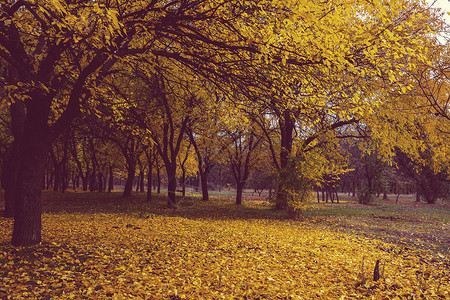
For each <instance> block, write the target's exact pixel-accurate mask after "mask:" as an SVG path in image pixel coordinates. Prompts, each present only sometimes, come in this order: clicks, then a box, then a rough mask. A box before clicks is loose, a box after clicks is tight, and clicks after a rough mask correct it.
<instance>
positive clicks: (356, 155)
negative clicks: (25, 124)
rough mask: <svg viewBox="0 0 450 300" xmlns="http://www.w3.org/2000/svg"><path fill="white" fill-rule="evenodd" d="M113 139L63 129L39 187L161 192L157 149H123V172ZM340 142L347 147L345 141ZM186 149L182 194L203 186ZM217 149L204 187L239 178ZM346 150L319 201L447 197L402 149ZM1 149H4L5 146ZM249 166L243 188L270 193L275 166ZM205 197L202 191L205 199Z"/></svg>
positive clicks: (435, 178)
mask: <svg viewBox="0 0 450 300" xmlns="http://www.w3.org/2000/svg"><path fill="white" fill-rule="evenodd" d="M97 133H98V132H97ZM77 137H78V139H77ZM116 138H117V136H116ZM117 141H118V140H117V139H114V142H113V141H111V140H110V139H108V138H107V136H106V137H103V138H101V137H99V135H97V136H96V137H94V136H93V135H92V134H90V133H89V132H87V131H85V130H81V131H79V132H73V131H72V132H70V133H68V134H67V135H64V136H63V137H62V138H61V139H60V140H58V141H57V142H56V143H55V144H54V145H53V146H52V149H51V152H50V154H49V156H48V158H47V164H46V168H45V176H44V178H43V182H42V185H43V189H47V190H50V189H51V190H53V191H61V192H65V191H66V190H67V189H73V190H82V191H91V192H93V191H99V192H103V191H107V192H111V191H112V190H113V189H114V187H115V186H117V185H119V186H120V187H121V188H122V187H124V186H126V184H130V183H131V186H132V187H133V189H135V191H136V192H144V191H147V192H148V191H151V190H153V191H156V192H157V193H160V191H161V186H164V188H166V187H167V182H168V180H167V176H166V173H165V172H164V169H163V163H162V161H161V159H159V158H158V154H157V153H156V152H154V153H153V155H156V157H152V158H151V159H149V157H150V156H149V155H148V154H145V153H144V152H145V151H146V148H147V147H146V146H142V149H141V150H138V151H136V152H135V153H133V154H128V155H135V156H136V157H135V161H136V162H137V163H136V169H135V172H132V173H130V174H128V173H127V168H126V167H125V166H126V157H125V155H124V154H123V153H121V151H120V149H121V147H120V146H119V145H117V144H115V143H117ZM125 142H126V141H125ZM214 146H216V147H217V145H211V147H210V150H211V149H212V147H214ZM341 146H342V147H343V148H345V147H348V143H345V144H342V145H341ZM185 150H186V152H185V153H183V155H181V158H182V159H178V169H179V172H178V173H177V191H178V192H180V193H181V195H182V196H185V195H186V188H188V189H190V190H195V191H202V182H201V180H200V178H199V170H198V162H197V160H196V159H197V158H196V156H195V153H194V152H193V151H189V150H190V149H185ZM216 150H217V153H219V152H220V151H223V153H222V156H221V155H219V154H217V155H216V156H215V158H216V159H215V160H214V161H213V160H211V161H210V166H209V169H210V171H209V172H208V174H206V176H207V178H206V187H205V189H204V190H206V191H208V190H210V189H213V190H219V191H220V190H223V189H225V188H233V189H236V188H237V181H236V179H239V178H236V177H234V173H233V172H232V163H233V161H232V159H230V157H229V156H227V155H226V153H227V151H224V148H223V147H222V148H221V149H216ZM348 150H349V161H348V165H347V167H348V169H349V171H347V172H346V173H344V174H342V175H340V176H336V175H333V174H330V175H328V177H327V178H326V179H325V180H324V182H325V184H323V185H321V186H316V187H315V191H316V193H317V200H318V201H320V200H321V201H326V202H328V201H330V202H334V201H337V202H339V195H338V193H348V194H349V195H351V196H353V197H355V198H357V199H358V201H359V202H360V203H364V204H369V203H371V202H372V201H373V200H374V198H375V197H383V198H387V195H388V194H394V197H396V199H397V200H398V196H399V195H401V194H416V199H417V201H420V200H423V201H426V202H427V203H435V202H436V201H437V200H438V199H447V198H448V197H449V195H450V190H449V188H450V185H449V182H448V180H447V174H446V173H444V172H441V173H437V174H436V173H434V172H433V171H432V170H431V168H430V167H429V166H423V165H418V164H417V163H415V162H414V161H413V160H411V159H410V158H408V157H407V156H406V155H405V154H403V153H401V152H399V153H397V154H396V155H395V156H394V158H393V160H392V161H391V162H390V163H389V162H387V161H384V160H382V159H381V158H379V157H377V154H376V153H371V154H367V153H364V152H362V151H361V150H360V149H359V148H358V147H357V144H355V145H353V146H351V147H350V148H349V149H348ZM228 151H229V149H228ZM2 153H3V155H7V153H6V151H5V149H3V152H2ZM150 163H151V164H152V165H151V166H150ZM248 172H249V175H248V178H247V179H246V180H244V183H243V188H247V189H251V190H253V193H256V194H259V195H261V194H262V192H268V193H269V195H271V194H272V191H274V190H275V189H276V186H277V184H276V176H275V175H274V171H273V170H271V168H270V167H267V166H265V167H264V164H262V162H261V161H254V163H253V164H249V165H248ZM128 176H130V178H131V177H133V180H128V179H127V177H128ZM2 182H3V184H4V185H6V184H7V183H8V178H7V177H6V176H5V178H4V179H3V180H2ZM125 190H126V192H124V195H129V191H130V190H131V188H130V187H129V186H126V187H125ZM239 192H240V193H241V195H237V196H236V204H241V203H242V190H240V191H239ZM264 195H266V193H265V194H264ZM395 195H396V196H395ZM207 198H208V196H207V195H206V196H205V197H204V199H207ZM147 200H149V201H151V200H152V198H151V193H148V194H147ZM5 213H6V214H7V213H8V212H5Z"/></svg>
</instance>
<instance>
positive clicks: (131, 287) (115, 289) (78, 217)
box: [0, 213, 450, 299]
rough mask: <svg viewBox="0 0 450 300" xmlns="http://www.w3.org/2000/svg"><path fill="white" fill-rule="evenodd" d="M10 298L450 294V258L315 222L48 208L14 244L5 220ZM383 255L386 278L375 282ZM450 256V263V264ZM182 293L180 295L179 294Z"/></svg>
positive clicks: (1, 251) (0, 267)
mask: <svg viewBox="0 0 450 300" xmlns="http://www.w3.org/2000/svg"><path fill="white" fill-rule="evenodd" d="M0 225H1V228H2V235H1V236H0V245H1V246H0V297H1V298H3V299H44V298H54V299H82V298H89V299H106V298H112V299H149V298H151V299H168V298H172V299H180V298H181V299H201V298H203V299H221V298H223V299H234V298H235V299H243V298H247V299H258V298H259V299H260V298H267V299H277V298H278V299H285V298H291V299H313V298H320V299H346V298H356V299H367V298H371V297H373V298H375V299H383V298H386V299H388V298H389V299H391V298H395V297H399V298H415V297H423V298H429V299H431V298H433V297H441V298H446V297H448V296H449V295H450V287H449V270H448V265H445V258H444V257H443V256H442V257H439V256H438V257H431V256H428V255H427V254H426V253H421V252H415V251H408V250H405V249H403V250H402V251H400V249H399V248H398V247H395V246H393V245H390V244H385V243H381V242H375V241H373V240H370V239H368V238H363V237H361V236H357V235H346V234H341V233H337V232H335V231H331V230H327V229H323V228H320V229H319V228H317V227H315V225H314V224H307V223H298V222H293V221H280V220H258V219H247V220H246V219H215V218H211V219H187V218H182V217H176V216H172V217H171V216H161V215H156V214H149V217H148V218H145V217H142V216H140V215H139V214H132V213H59V214H55V213H45V214H44V215H43V228H44V231H43V242H42V244H40V245H38V246H35V247H33V248H13V247H12V246H9V245H8V241H7V237H8V236H9V234H10V232H11V230H12V222H11V221H10V220H8V219H5V218H0ZM377 259H380V260H381V264H382V266H383V269H384V271H383V273H382V278H381V280H379V281H377V282H374V281H371V280H370V278H371V276H372V275H371V274H372V272H373V266H374V264H375V261H376V260H377ZM447 263H448V262H447ZM177 296H178V297H179V298H175V297H177Z"/></svg>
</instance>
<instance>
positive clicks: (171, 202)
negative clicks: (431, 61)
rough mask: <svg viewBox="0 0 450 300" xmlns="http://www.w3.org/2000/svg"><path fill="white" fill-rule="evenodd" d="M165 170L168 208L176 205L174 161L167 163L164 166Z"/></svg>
mask: <svg viewBox="0 0 450 300" xmlns="http://www.w3.org/2000/svg"><path fill="white" fill-rule="evenodd" d="M166 171H167V177H168V181H169V182H168V184H167V196H168V200H167V206H168V207H170V208H175V207H176V198H175V191H176V188H177V177H176V163H173V164H172V165H168V166H167V167H166Z"/></svg>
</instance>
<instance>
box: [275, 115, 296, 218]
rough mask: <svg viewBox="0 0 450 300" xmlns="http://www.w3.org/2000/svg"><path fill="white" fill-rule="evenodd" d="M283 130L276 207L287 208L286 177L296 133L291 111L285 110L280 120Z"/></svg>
mask: <svg viewBox="0 0 450 300" xmlns="http://www.w3.org/2000/svg"><path fill="white" fill-rule="evenodd" d="M280 130H281V151H280V170H279V175H280V176H279V180H280V181H279V183H278V191H277V200H276V209H286V208H287V207H288V194H287V191H286V187H285V182H286V177H285V176H287V175H288V172H289V170H287V168H288V163H289V156H290V155H291V151H292V141H293V133H294V121H293V120H292V117H291V116H290V114H289V111H285V112H284V114H283V118H282V119H281V120H280Z"/></svg>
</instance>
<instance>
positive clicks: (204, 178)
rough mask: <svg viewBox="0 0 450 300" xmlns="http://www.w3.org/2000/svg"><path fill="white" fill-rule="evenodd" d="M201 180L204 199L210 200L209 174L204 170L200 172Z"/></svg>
mask: <svg viewBox="0 0 450 300" xmlns="http://www.w3.org/2000/svg"><path fill="white" fill-rule="evenodd" d="M202 174H203V175H202ZM200 182H201V185H202V200H203V201H208V200H209V194H208V176H207V174H205V173H204V172H200Z"/></svg>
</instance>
